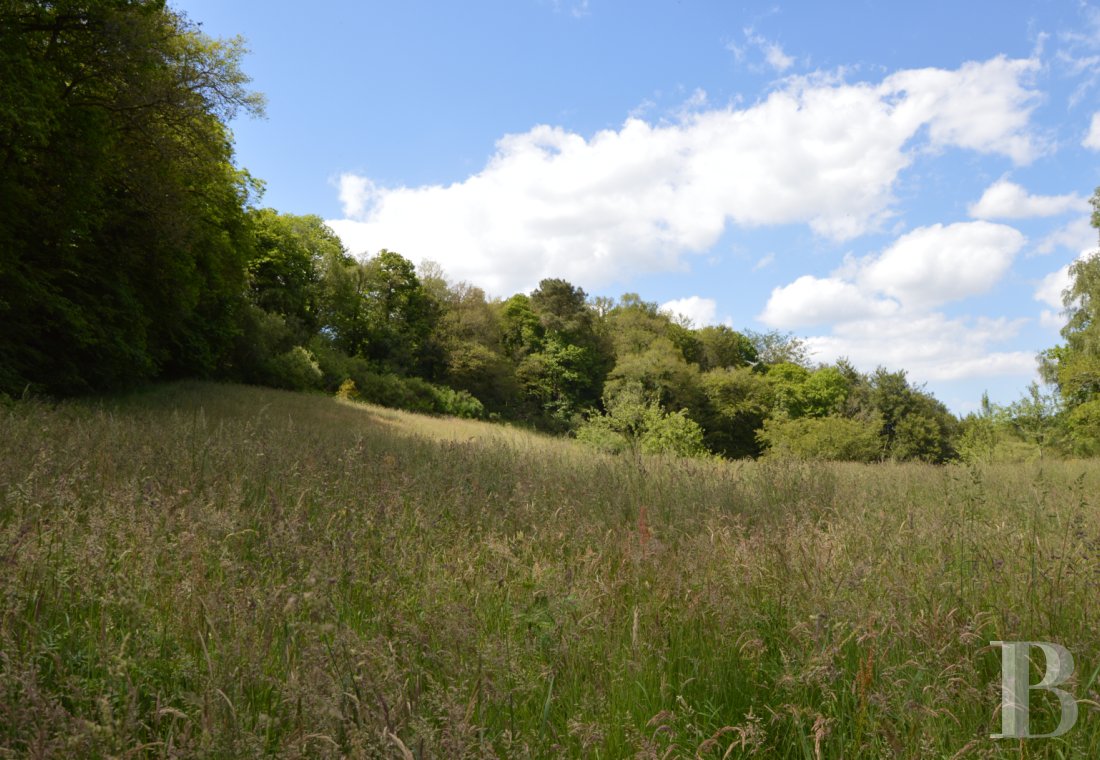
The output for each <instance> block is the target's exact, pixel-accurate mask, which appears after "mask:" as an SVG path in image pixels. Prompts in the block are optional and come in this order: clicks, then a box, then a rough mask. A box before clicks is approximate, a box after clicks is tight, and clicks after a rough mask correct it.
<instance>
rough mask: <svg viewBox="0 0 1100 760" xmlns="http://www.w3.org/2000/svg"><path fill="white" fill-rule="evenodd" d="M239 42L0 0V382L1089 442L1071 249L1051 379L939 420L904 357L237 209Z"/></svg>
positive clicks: (564, 419)
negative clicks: (436, 257) (499, 278)
mask: <svg viewBox="0 0 1100 760" xmlns="http://www.w3.org/2000/svg"><path fill="white" fill-rule="evenodd" d="M242 53H243V44H242V42H241V41H240V40H239V39H235V40H228V41H225V40H215V39H211V38H209V37H207V36H206V35H204V34H203V33H202V32H201V30H200V29H199V27H198V26H197V25H195V24H194V23H192V22H191V21H189V20H188V19H187V18H186V17H184V16H183V15H182V14H180V13H177V12H175V11H173V10H172V9H171V8H169V7H168V6H167V5H166V4H165V3H164V2H163V1H161V0H58V1H56V2H50V3H44V2H32V1H30V0H4V3H3V5H0V79H2V81H4V82H5V86H4V87H3V88H0V163H2V166H3V169H2V172H0V198H2V199H3V203H0V323H2V324H3V325H4V330H3V331H2V333H0V393H3V394H6V395H7V396H8V397H18V396H20V395H22V394H24V393H26V392H28V391H30V392H34V393H45V394H50V395H57V396H63V395H72V394H80V393H97V392H104V391H115V390H120V389H126V388H131V387H135V386H138V385H140V384H143V383H147V382H150V381H153V380H159V379H170V378H176V377H214V378H222V379H229V380H234V381H239V382H247V383H256V384H263V385H269V386H273V387H280V388H287V389H295V390H323V391H328V392H332V393H338V394H340V395H343V396H346V397H358V398H362V399H365V400H369V401H372V402H376V403H380V404H385V405H388V406H394V407H401V408H406V409H412V410H417V411H424V412H432V413H444V414H455V415H461V416H468V417H484V418H487V419H493V420H501V421H511V422H514V423H517V424H524V425H528V426H532V427H536V428H539V429H543V430H548V431H552V432H556V433H563V434H572V435H576V436H577V437H578V438H580V439H581V440H583V441H586V442H588V443H590V444H592V445H594V446H598V447H600V448H603V449H605V450H608V451H613V452H623V451H631V452H646V453H648V452H675V453H679V454H682V455H719V456H724V457H732V458H740V457H755V456H760V455H762V454H765V453H768V454H769V455H789V456H796V457H803V458H816V459H838V460H852V461H878V460H883V459H894V460H921V461H928V462H945V461H948V460H951V459H953V458H956V457H960V456H962V457H964V458H981V457H987V456H989V457H992V456H995V453H996V452H997V451H998V450H1003V449H1004V447H1005V445H1006V442H1016V443H1019V444H1021V445H1028V446H1036V447H1038V450H1040V451H1045V450H1058V451H1062V452H1071V451H1072V452H1081V453H1097V451H1100V448H1098V443H1097V441H1098V439H1100V436H1098V433H1097V430H1098V429H1100V396H1098V395H1097V392H1098V389H1100V335H1098V334H1097V330H1098V329H1100V328H1097V326H1096V325H1097V319H1096V311H1095V310H1096V308H1097V307H1096V303H1097V300H1096V294H1097V293H1098V292H1100V274H1098V267H1100V264H1098V263H1097V259H1095V258H1093V259H1090V260H1084V261H1081V262H1078V263H1077V264H1076V265H1075V267H1074V272H1073V274H1074V286H1073V288H1071V290H1070V291H1069V292H1067V296H1066V298H1067V300H1066V306H1067V318H1068V323H1067V326H1066V329H1065V330H1064V331H1063V336H1064V338H1065V341H1066V342H1065V343H1064V344H1063V345H1061V346H1059V347H1057V348H1054V349H1051V350H1049V351H1047V352H1045V353H1044V354H1043V356H1042V366H1043V372H1044V377H1045V378H1046V379H1047V380H1048V381H1049V382H1050V383H1052V384H1053V387H1054V388H1055V392H1054V393H1053V394H1049V395H1047V396H1044V395H1043V394H1042V393H1041V391H1040V390H1039V389H1038V387H1036V388H1033V389H1032V391H1031V392H1030V395H1028V396H1026V397H1025V398H1024V399H1022V400H1021V401H1020V402H1019V403H1018V404H1016V405H1012V406H1009V407H1004V408H994V407H993V406H992V405H989V404H986V405H985V406H984V407H983V410H982V412H981V413H979V414H975V415H970V416H968V417H967V418H966V419H963V420H959V419H957V418H956V417H955V416H953V415H952V414H951V413H950V412H949V411H948V410H947V409H946V407H944V405H943V404H942V403H940V402H939V401H937V400H936V399H935V398H934V397H933V396H932V395H931V394H929V393H928V392H926V391H925V390H924V389H923V388H922V387H919V386H915V385H914V384H912V383H911V382H909V380H908V379H907V377H906V373H905V372H904V371H889V370H887V369H885V368H879V369H877V370H875V371H874V372H871V373H864V372H860V371H858V370H856V369H855V368H854V367H853V366H852V365H851V364H850V363H849V362H847V361H844V360H841V361H839V362H836V363H833V364H828V365H817V364H814V363H813V362H812V361H811V360H810V357H809V356H808V355H807V352H806V350H805V347H804V345H803V344H802V343H801V342H800V341H799V340H798V339H797V338H795V337H793V336H791V335H787V334H782V333H777V332H767V333H757V332H753V331H750V330H744V331H736V330H733V329H731V328H729V327H725V326H702V327H697V326H694V325H692V324H690V323H687V322H685V321H683V320H681V319H678V318H676V317H674V316H673V315H670V314H667V313H663V312H662V311H661V310H660V309H659V308H658V306H657V305H656V304H654V303H650V302H647V301H645V300H643V299H642V298H641V297H640V296H638V295H637V294H626V295H624V296H622V297H621V298H619V299H617V300H615V299H608V298H591V297H589V296H588V295H587V294H586V293H585V292H584V291H583V290H582V289H581V288H579V287H576V286H575V285H573V284H571V283H569V282H567V281H565V280H562V279H553V278H551V279H545V280H543V281H542V282H541V283H539V285H538V287H537V288H535V289H534V290H533V291H532V292H531V293H529V294H527V293H518V294H516V295H513V296H511V297H510V298H507V299H490V298H488V297H487V296H486V294H485V293H484V292H483V291H482V290H481V289H479V288H477V287H474V286H472V285H469V284H466V283H455V282H451V281H449V280H448V279H447V278H446V276H445V273H444V272H443V271H442V270H441V269H440V268H439V267H438V266H437V265H434V264H432V263H430V262H427V263H423V264H421V266H420V267H419V268H417V267H416V266H414V265H413V263H412V262H410V261H409V260H408V259H406V258H405V257H403V256H401V255H400V254H399V253H396V252H393V251H388V250H382V251H381V252H379V253H378V254H376V255H374V256H373V257H370V258H368V259H365V260H360V259H358V258H355V257H353V256H351V255H349V253H348V251H347V250H346V249H345V248H344V247H343V245H342V244H341V242H340V240H339V239H338V238H337V236H336V235H335V234H334V233H333V232H332V230H330V229H329V228H328V227H326V226H325V224H324V223H323V221H322V220H321V219H320V218H319V217H316V216H297V215H292V214H282V213H278V212H277V211H275V210H273V209H268V208H261V207H259V206H258V199H259V196H260V191H261V189H262V186H261V184H260V183H259V182H257V181H256V180H254V179H253V178H252V177H250V176H249V175H248V174H247V172H244V171H242V170H240V169H238V168H236V166H235V165H234V160H233V158H234V157H233V144H232V135H231V133H230V131H229V129H228V127H227V123H228V121H229V119H231V118H232V117H233V116H234V115H235V114H236V113H238V112H239V111H242V110H244V111H248V112H252V113H259V112H261V111H262V107H263V103H262V98H260V97H259V96H258V95H256V94H254V93H251V92H250V91H248V89H247V85H248V79H247V77H246V76H245V75H244V74H243V73H242V72H241V69H240V58H241V55H242ZM1097 198H1100V191H1098V196H1096V197H1094V205H1097V204H1098V203H1100V201H1098V200H1097ZM1093 222H1094V224H1097V225H1098V226H1100V219H1098V218H1097V217H1096V216H1094V219H1093ZM998 447H1000V449H998Z"/></svg>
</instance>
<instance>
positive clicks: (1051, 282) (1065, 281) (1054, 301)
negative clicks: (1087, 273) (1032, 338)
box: [1035, 248, 1097, 310]
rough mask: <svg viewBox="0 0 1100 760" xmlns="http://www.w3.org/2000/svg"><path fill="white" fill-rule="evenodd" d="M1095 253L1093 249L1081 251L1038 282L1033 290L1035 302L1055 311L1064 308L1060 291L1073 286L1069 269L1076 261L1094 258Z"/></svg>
mask: <svg viewBox="0 0 1100 760" xmlns="http://www.w3.org/2000/svg"><path fill="white" fill-rule="evenodd" d="M1096 254H1097V251H1096V249H1095V248H1092V249H1087V250H1083V251H1081V253H1080V254H1078V255H1077V257H1076V258H1075V259H1074V260H1073V261H1071V262H1070V263H1069V264H1066V265H1065V266H1063V267H1059V268H1058V269H1056V270H1054V271H1053V272H1051V273H1050V274H1048V275H1047V276H1046V277H1044V278H1043V279H1041V280H1039V284H1038V285H1037V286H1036V288H1035V300H1036V301H1042V302H1043V303H1045V304H1047V305H1048V306H1051V307H1053V308H1055V309H1058V310H1061V309H1062V308H1064V303H1063V301H1062V291H1064V290H1066V289H1067V288H1069V286H1070V285H1072V284H1073V277H1071V276H1070V273H1069V268H1070V266H1072V265H1073V264H1074V263H1076V262H1078V261H1084V260H1085V259H1087V258H1089V257H1090V256H1095V255H1096Z"/></svg>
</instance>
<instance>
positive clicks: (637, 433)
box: [577, 385, 707, 457]
mask: <svg viewBox="0 0 1100 760" xmlns="http://www.w3.org/2000/svg"><path fill="white" fill-rule="evenodd" d="M605 406H606V407H607V412H606V413H604V414H596V415H592V416H590V417H589V418H588V420H587V421H585V423H584V424H583V425H581V426H580V427H579V428H578V429H577V439H578V440H580V441H582V442H585V443H588V444H592V445H595V446H597V447H598V448H601V449H603V450H605V451H608V452H610V453H621V452H624V451H630V452H633V453H635V454H638V453H642V454H666V453H668V454H675V455H677V456H682V457H701V456H705V455H706V454H707V450H706V447H705V446H704V445H703V430H702V428H701V427H699V425H698V423H696V422H695V421H693V420H692V419H691V418H689V417H688V416H687V414H686V412H685V411H684V410H682V409H681V410H680V411H677V412H672V413H668V412H665V411H664V410H663V409H662V408H661V405H660V404H659V403H657V402H656V401H653V400H651V399H649V398H647V395H646V392H645V391H644V389H643V388H642V387H641V386H640V385H633V386H628V387H626V388H624V389H622V390H621V391H619V392H618V393H616V394H615V395H613V396H611V397H609V398H608V399H607V400H606V402H605Z"/></svg>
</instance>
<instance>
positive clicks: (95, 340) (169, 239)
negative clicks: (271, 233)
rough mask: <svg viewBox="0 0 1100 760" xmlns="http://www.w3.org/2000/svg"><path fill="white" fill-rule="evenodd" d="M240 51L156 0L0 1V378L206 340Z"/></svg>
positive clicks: (225, 212)
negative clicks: (1, 329)
mask: <svg viewBox="0 0 1100 760" xmlns="http://www.w3.org/2000/svg"><path fill="white" fill-rule="evenodd" d="M242 53H243V46H242V43H241V41H240V40H229V41H219V40H213V39H210V38H209V37H207V36H205V35H203V34H202V33H201V32H199V31H198V28H197V27H196V26H195V25H193V24H191V23H190V22H189V21H187V19H186V18H185V17H183V16H182V15H180V14H178V13H176V12H174V11H172V10H170V9H169V8H167V7H166V5H165V3H164V2H162V1H159V0H58V1H57V2H49V3H46V2H36V1H34V0H6V1H5V2H4V3H3V5H0V82H3V83H4V85H3V87H0V198H3V199H4V201H3V203H0V323H3V324H4V330H3V331H0V368H2V369H0V389H3V390H8V391H11V390H15V391H18V390H20V389H21V386H22V385H24V384H29V385H31V386H33V387H36V388H40V389H43V390H46V391H51V392H58V393H66V392H77V391H82V390H89V389H97V388H112V387H119V386H123V385H128V384H132V383H135V382H140V381H142V380H145V379H147V378H150V377H154V376H156V375H158V374H165V373H171V374H178V373H206V372H211V371H213V370H214V369H215V368H216V366H217V365H218V363H219V362H220V361H221V359H222V358H223V357H224V355H225V353H226V352H227V351H228V350H229V347H230V346H231V344H232V342H233V337H234V334H235V332H236V313H237V310H238V309H239V307H240V305H241V299H240V295H241V292H242V290H243V279H244V266H243V262H244V260H245V258H246V257H247V255H248V253H247V252H248V246H249V245H250V242H251V237H250V230H249V224H248V220H247V218H246V216H245V213H244V207H245V204H246V203H247V202H248V201H249V198H250V195H251V193H252V192H253V191H254V189H255V185H254V184H253V183H251V181H250V179H249V178H248V176H247V175H245V174H243V173H242V172H239V171H238V170H236V169H235V168H234V167H233V165H232V158H233V153H232V142H231V136H230V133H229V130H228V129H227V128H226V123H227V121H228V120H229V119H230V118H232V116H233V115H234V114H235V113H236V112H237V111H238V110H240V109H245V110H248V111H253V112H256V111H258V110H259V109H260V107H261V105H262V104H261V101H260V99H259V98H258V97H257V96H255V95H253V94H251V93H249V92H248V91H247V89H246V85H247V82H248V80H247V78H246V77H245V76H244V75H243V74H242V73H241V70H240V68H239V61H240V57H241V54H242Z"/></svg>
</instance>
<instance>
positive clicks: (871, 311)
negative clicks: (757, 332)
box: [760, 275, 898, 329]
mask: <svg viewBox="0 0 1100 760" xmlns="http://www.w3.org/2000/svg"><path fill="white" fill-rule="evenodd" d="M897 310H898V303H897V301H893V300H890V299H887V298H880V297H877V296H875V295H872V294H868V293H865V292H864V291H862V290H861V289H860V288H859V286H857V285H855V284H853V283H851V282H845V281H844V280H842V279H839V278H836V277H826V278H824V279H822V278H818V277H813V276H810V275H806V276H804V277H799V278H798V279H797V280H795V281H794V282H792V283H791V284H790V285H785V286H783V287H779V288H776V289H775V290H773V291H772V294H771V298H769V299H768V303H767V305H766V306H765V307H764V312H763V314H761V315H760V320H761V321H762V322H764V323H766V324H768V325H771V326H772V327H780V328H785V329H788V328H794V327H809V326H813V325H820V324H824V323H832V322H847V321H850V320H853V319H860V318H864V317H872V316H889V315H890V314H893V313H894V312H896V311H897Z"/></svg>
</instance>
